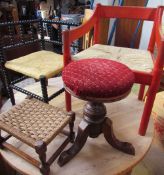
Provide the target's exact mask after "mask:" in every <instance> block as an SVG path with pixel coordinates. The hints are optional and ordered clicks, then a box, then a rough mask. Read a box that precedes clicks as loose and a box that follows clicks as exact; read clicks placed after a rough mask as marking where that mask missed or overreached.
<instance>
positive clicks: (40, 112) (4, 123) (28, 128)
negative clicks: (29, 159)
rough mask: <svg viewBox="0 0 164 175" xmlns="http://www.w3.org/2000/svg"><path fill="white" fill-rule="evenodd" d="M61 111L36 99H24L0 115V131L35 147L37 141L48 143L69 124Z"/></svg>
mask: <svg viewBox="0 0 164 175" xmlns="http://www.w3.org/2000/svg"><path fill="white" fill-rule="evenodd" d="M69 121H70V116H68V115H67V114H66V113H65V112H64V111H63V110H61V109H59V108H56V107H54V106H51V105H48V104H46V103H43V102H41V101H39V100H36V99H26V100H25V101H23V102H22V103H21V104H19V105H16V106H14V107H13V108H12V109H11V110H9V111H7V112H4V113H2V114H0V129H2V130H4V131H6V132H7V133H10V134H11V135H12V136H15V137H16V138H17V139H19V140H21V141H22V142H25V143H26V144H28V145H29V146H31V147H35V146H36V145H35V144H36V142H37V141H43V142H44V143H46V144H48V143H50V142H51V141H52V140H53V139H54V138H55V136H57V135H58V134H59V133H60V132H61V131H62V129H63V128H64V127H65V126H66V125H67V124H68V123H69Z"/></svg>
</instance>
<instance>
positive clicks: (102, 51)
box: [73, 44, 153, 72]
mask: <svg viewBox="0 0 164 175" xmlns="http://www.w3.org/2000/svg"><path fill="white" fill-rule="evenodd" d="M86 58H106V59H111V60H115V61H118V62H121V63H123V64H125V65H127V66H128V67H129V68H130V69H132V70H137V71H144V72H151V71H152V69H153V60H152V56H151V53H150V52H149V51H147V50H139V49H131V48H124V47H115V46H108V45H102V44H95V45H93V46H92V47H90V48H88V49H86V50H84V51H82V52H80V53H78V54H76V55H74V56H73V59H75V60H78V59H86Z"/></svg>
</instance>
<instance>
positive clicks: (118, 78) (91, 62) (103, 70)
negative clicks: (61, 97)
mask: <svg viewBox="0 0 164 175" xmlns="http://www.w3.org/2000/svg"><path fill="white" fill-rule="evenodd" d="M62 78H63V81H64V84H65V87H66V89H67V91H69V92H70V93H71V94H72V95H74V96H78V97H80V98H81V99H84V100H90V99H95V100H98V99H108V101H110V100H118V99H119V98H120V99H122V98H123V97H125V96H126V95H127V94H128V93H129V92H130V90H131V87H132V85H133V83H134V74H133V72H132V71H131V70H130V69H129V68H128V67H127V66H125V65H124V64H121V63H119V62H116V61H112V60H107V59H99V58H93V59H84V60H79V61H74V62H71V63H70V64H69V65H67V66H66V67H65V68H64V70H63V73H62Z"/></svg>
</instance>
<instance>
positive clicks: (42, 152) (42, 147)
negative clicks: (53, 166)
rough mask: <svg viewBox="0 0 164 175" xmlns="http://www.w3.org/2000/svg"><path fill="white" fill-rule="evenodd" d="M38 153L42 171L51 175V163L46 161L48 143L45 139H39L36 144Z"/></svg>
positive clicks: (44, 174) (46, 174) (45, 174)
mask: <svg viewBox="0 0 164 175" xmlns="http://www.w3.org/2000/svg"><path fill="white" fill-rule="evenodd" d="M35 151H36V153H38V154H39V159H40V161H41V167H40V171H41V173H42V174H43V175H49V173H50V165H48V164H47V162H46V151H47V145H46V144H45V143H44V142H43V141H38V142H37V143H36V146H35Z"/></svg>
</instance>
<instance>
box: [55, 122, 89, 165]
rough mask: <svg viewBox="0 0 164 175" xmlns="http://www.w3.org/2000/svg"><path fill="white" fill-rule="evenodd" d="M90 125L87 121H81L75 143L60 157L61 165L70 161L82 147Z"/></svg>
mask: <svg viewBox="0 0 164 175" xmlns="http://www.w3.org/2000/svg"><path fill="white" fill-rule="evenodd" d="M88 126H89V125H88V123H87V122H85V121H84V120H82V121H81V123H80V125H79V127H78V132H77V137H76V139H75V142H74V144H73V145H72V146H71V147H70V148H69V149H68V150H66V151H64V152H62V153H61V155H60V157H59V159H58V164H59V165H60V166H63V165H64V164H66V163H67V162H68V161H70V160H71V159H72V158H73V157H74V156H75V155H76V154H77V153H78V152H79V151H80V150H81V149H82V147H83V146H84V144H85V142H86V140H87V137H88Z"/></svg>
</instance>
